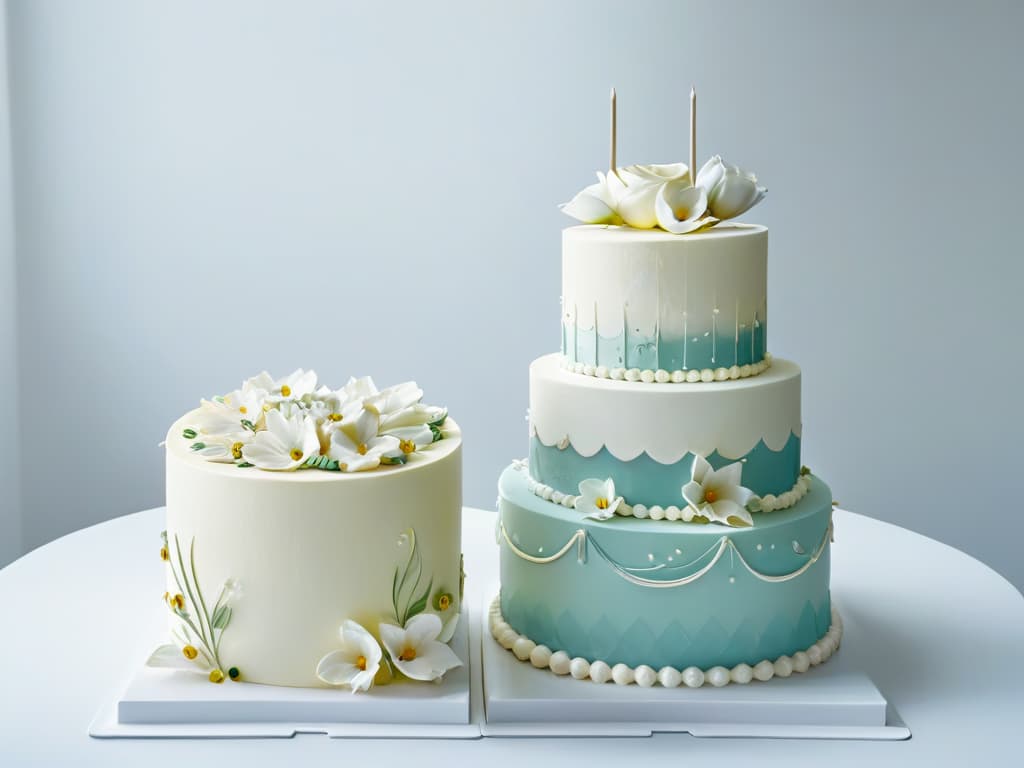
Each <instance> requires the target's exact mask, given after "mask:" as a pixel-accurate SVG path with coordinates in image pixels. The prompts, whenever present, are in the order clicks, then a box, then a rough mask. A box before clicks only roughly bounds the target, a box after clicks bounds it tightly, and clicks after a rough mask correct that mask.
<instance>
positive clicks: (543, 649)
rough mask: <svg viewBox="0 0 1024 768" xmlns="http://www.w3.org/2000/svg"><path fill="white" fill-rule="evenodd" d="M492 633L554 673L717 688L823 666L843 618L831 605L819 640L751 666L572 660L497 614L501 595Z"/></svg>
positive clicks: (519, 656) (621, 682)
mask: <svg viewBox="0 0 1024 768" xmlns="http://www.w3.org/2000/svg"><path fill="white" fill-rule="evenodd" d="M487 624H488V628H489V629H490V631H491V635H492V636H493V637H494V639H495V640H496V641H497V642H498V644H499V645H500V646H501V647H502V648H504V649H505V650H508V651H511V652H512V653H513V654H514V655H515V657H516V658H517V659H519V660H520V661H529V662H530V663H531V664H532V665H533V666H535V667H537V668H538V669H548V670H550V671H551V672H552V673H554V674H556V675H571V676H572V677H573V678H575V679H576V680H586V679H590V680H591V681H593V682H595V683H607V682H609V681H612V682H614V683H615V684H616V685H633V684H636V685H639V686H640V687H641V688H650V687H651V686H652V685H655V684H659V685H661V686H662V687H663V688H678V687H679V686H680V685H685V686H686V687H687V688H700V687H701V686H703V685H711V686H713V687H715V688H721V687H722V686H724V685H728V684H729V683H738V684H740V685H746V684H747V683H749V682H751V681H753V680H760V681H762V682H767V681H768V680H771V679H772V678H773V677H789V676H790V675H792V674H793V673H794V672H806V671H807V670H808V669H810V668H811V667H816V666H818V665H819V664H823V663H824V662H826V661H828V660H829V658H831V656H832V654H834V653H835V652H836V651H837V650H839V646H840V643H841V641H842V637H843V620H842V618H840V616H839V611H837V610H836V609H835V606H833V607H832V625H831V626H830V627H829V628H828V631H827V632H826V633H825V634H824V635H822V636H821V638H820V639H819V640H818V641H817V642H816V643H814V644H813V645H811V646H810V647H809V648H808V649H807V650H806V651H797V652H796V653H794V654H793V655H792V656H779V658H777V659H775V661H771V660H769V659H763V660H762V661H759V662H758V663H757V664H755V665H754V666H750V665H749V664H742V663H741V664H737V665H736V666H735V667H733V668H732V669H729V668H727V667H721V666H716V667H711V668H709V669H701V668H700V667H687V668H686V669H683V670H679V669H676V668H675V667H662V668H661V669H658V670H655V669H654V668H653V667H649V666H647V665H646V664H641V665H640V666H638V667H630V666H628V665H627V664H616V665H614V666H609V665H608V664H607V663H606V662H604V661H601V660H597V661H593V662H591V661H587V660H586V659H584V658H583V657H581V656H577V657H576V658H570V657H569V654H567V653H566V652H565V651H552V650H551V649H550V648H548V647H547V646H546V645H537V644H536V643H535V642H533V641H532V640H530V638H528V637H526V636H525V635H521V634H519V633H518V632H516V631H515V630H514V629H513V628H512V627H511V626H509V624H508V622H506V621H505V619H504V617H503V616H502V615H501V599H500V597H495V598H494V600H493V602H492V603H491V607H490V610H489V611H488V615H487Z"/></svg>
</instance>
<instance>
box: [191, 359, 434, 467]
mask: <svg viewBox="0 0 1024 768" xmlns="http://www.w3.org/2000/svg"><path fill="white" fill-rule="evenodd" d="M422 397H423V390H421V389H420V388H419V387H417V386H416V383H415V382H412V381H409V382H405V383H404V384H398V385H396V386H393V387H388V388H387V389H377V387H376V385H375V384H374V383H373V379H371V378H370V377H369V376H366V377H364V378H361V379H356V378H352V379H349V382H348V383H347V384H346V385H345V386H344V387H342V388H341V389H338V390H332V389H330V388H328V387H326V386H317V376H316V373H315V372H314V371H304V370H302V369H301V368H300V369H298V370H296V371H294V372H293V373H291V374H290V375H288V376H285V377H284V378H283V379H274V378H273V377H272V376H271V375H270V374H268V373H266V372H263V373H261V374H259V375H258V376H254V377H253V378H251V379H248V380H246V381H245V382H243V384H242V387H241V389H237V390H235V391H234V392H230V393H228V394H227V395H223V396H221V397H214V398H212V399H210V400H203V401H202V402H201V404H200V407H199V410H198V411H196V412H195V413H194V414H193V420H192V423H191V425H190V426H189V427H188V428H186V429H185V430H184V433H183V436H184V438H185V439H186V440H190V441H191V443H190V445H191V448H192V450H193V451H195V452H196V453H197V454H198V455H199V456H201V457H202V458H204V459H206V460H207V461H216V462H223V463H231V464H235V465H237V466H240V467H257V468H259V469H265V470H270V471H291V470H297V469H324V470H334V471H341V472H360V471H364V470H370V469H375V468H377V467H379V466H381V465H382V464H386V465H387V464H404V463H405V462H406V461H407V460H408V457H409V455H410V454H413V453H415V452H417V451H421V450H423V449H424V448H427V447H428V446H430V445H431V444H432V443H434V442H437V441H438V440H440V439H442V438H443V437H444V433H443V431H442V429H441V428H442V427H443V425H444V422H445V420H446V418H447V411H445V409H443V408H437V407H434V406H430V405H424V404H423V403H421V402H420V400H421V399H422Z"/></svg>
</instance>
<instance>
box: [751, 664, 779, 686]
mask: <svg viewBox="0 0 1024 768" xmlns="http://www.w3.org/2000/svg"><path fill="white" fill-rule="evenodd" d="M754 677H755V678H756V679H758V680H760V681H761V682H765V681H767V680H771V679H772V678H773V677H775V665H774V664H772V663H771V662H770V661H768V660H767V659H765V660H764V661H759V662H758V663H757V664H755V665H754Z"/></svg>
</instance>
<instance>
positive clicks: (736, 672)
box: [729, 664, 754, 685]
mask: <svg viewBox="0 0 1024 768" xmlns="http://www.w3.org/2000/svg"><path fill="white" fill-rule="evenodd" d="M729 677H730V678H731V679H732V681H733V682H734V683H739V684H740V685H746V684H747V683H749V682H750V681H751V680H753V679H754V670H753V669H751V668H750V665H749V664H737V665H736V666H735V667H733V668H732V670H731V671H730V672H729Z"/></svg>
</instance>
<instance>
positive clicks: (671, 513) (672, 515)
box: [665, 507, 683, 553]
mask: <svg viewBox="0 0 1024 768" xmlns="http://www.w3.org/2000/svg"><path fill="white" fill-rule="evenodd" d="M682 516H683V514H682V512H680V511H679V507H668V508H667V509H666V510H665V519H666V520H678V519H680V518H681V517H682ZM676 552H677V553H678V552H679V550H678V549H677V550H676Z"/></svg>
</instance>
